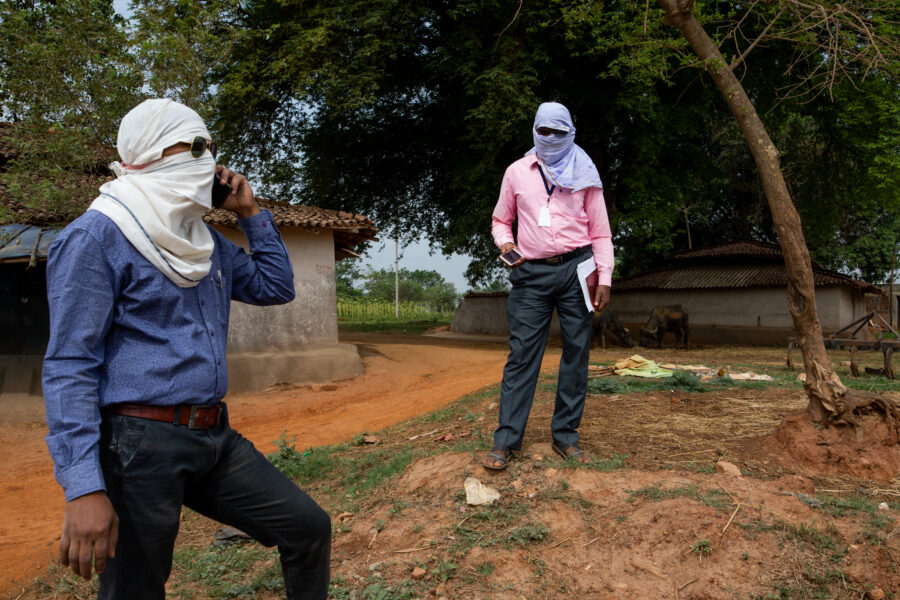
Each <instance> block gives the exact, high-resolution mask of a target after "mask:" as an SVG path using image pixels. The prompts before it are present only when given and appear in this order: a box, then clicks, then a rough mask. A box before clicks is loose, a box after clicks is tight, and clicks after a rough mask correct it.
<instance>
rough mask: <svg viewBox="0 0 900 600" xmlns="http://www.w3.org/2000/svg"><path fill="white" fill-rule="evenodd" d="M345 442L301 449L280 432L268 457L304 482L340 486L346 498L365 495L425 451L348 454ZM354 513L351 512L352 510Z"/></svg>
mask: <svg viewBox="0 0 900 600" xmlns="http://www.w3.org/2000/svg"><path fill="white" fill-rule="evenodd" d="M349 448H350V446H348V445H336V446H323V447H319V448H311V449H309V450H306V451H304V452H300V451H298V450H297V449H296V448H295V447H294V438H290V439H288V438H287V436H286V435H285V434H284V433H282V435H281V439H280V440H279V443H278V450H277V451H275V452H273V453H271V454H269V455H268V458H269V460H270V461H271V462H272V464H274V465H275V466H276V467H277V468H278V469H279V470H280V471H281V472H282V473H284V474H285V475H287V476H288V477H290V478H291V479H293V480H295V481H298V482H299V483H300V484H301V485H305V484H308V483H311V482H314V481H323V480H326V481H330V482H331V483H333V484H334V485H339V486H341V487H342V488H343V489H344V491H345V492H346V495H347V496H348V497H351V498H352V497H354V496H359V495H364V494H366V493H368V492H370V491H371V490H373V489H375V488H376V487H378V486H379V485H382V484H384V483H385V482H386V481H387V480H389V479H390V478H391V477H393V476H394V475H396V474H398V473H400V472H402V471H403V470H404V469H406V467H407V466H409V464H410V463H411V462H412V461H413V460H414V459H415V458H418V457H419V456H421V455H424V451H421V450H415V449H413V448H406V449H404V450H399V451H395V450H389V449H387V448H379V449H377V450H368V451H363V450H360V451H358V452H355V453H348V452H347V450H348V449H349ZM351 512H353V511H351Z"/></svg>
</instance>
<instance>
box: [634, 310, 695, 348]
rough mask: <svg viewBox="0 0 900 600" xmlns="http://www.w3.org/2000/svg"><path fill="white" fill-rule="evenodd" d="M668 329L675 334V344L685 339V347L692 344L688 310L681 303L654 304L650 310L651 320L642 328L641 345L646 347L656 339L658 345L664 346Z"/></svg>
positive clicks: (659, 346)
mask: <svg viewBox="0 0 900 600" xmlns="http://www.w3.org/2000/svg"><path fill="white" fill-rule="evenodd" d="M667 331H671V332H672V333H674V334H675V345H676V346H677V345H678V344H679V343H681V340H682V338H683V339H684V347H685V348H687V347H688V346H689V345H690V332H689V331H688V312H687V310H686V309H684V308H682V307H681V305H680V304H674V305H672V306H654V307H653V310H651V311H650V320H649V321H647V324H646V325H644V327H643V328H642V329H641V338H640V346H641V347H642V348H646V347H647V346H649V345H650V342H651V341H653V340H654V339H655V340H656V347H657V348H662V339H663V336H664V335H665V334H666V332H667Z"/></svg>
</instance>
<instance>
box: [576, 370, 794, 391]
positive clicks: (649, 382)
mask: <svg viewBox="0 0 900 600" xmlns="http://www.w3.org/2000/svg"><path fill="white" fill-rule="evenodd" d="M795 383H796V382H794V381H792V380H790V379H779V378H778V377H774V381H735V380H733V379H731V378H730V377H719V378H715V379H711V380H709V381H701V380H700V378H699V377H697V376H696V375H693V374H692V373H689V372H687V371H675V373H674V374H673V375H672V377H664V378H660V379H645V378H641V377H598V378H596V379H591V380H589V381H588V393H589V394H637V393H646V392H660V391H679V392H686V393H692V394H695V393H700V392H712V391H715V390H722V389H731V388H737V389H763V388H767V387H772V386H785V385H791V386H794V385H795Z"/></svg>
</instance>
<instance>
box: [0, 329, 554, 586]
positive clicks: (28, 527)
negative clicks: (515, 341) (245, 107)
mask: <svg viewBox="0 0 900 600" xmlns="http://www.w3.org/2000/svg"><path fill="white" fill-rule="evenodd" d="M341 341H343V342H347V343H353V344H357V346H358V347H359V352H360V355H361V356H362V357H363V361H364V363H365V368H366V372H365V374H364V375H361V376H359V377H356V378H353V379H350V380H346V381H337V382H334V383H331V384H318V385H312V386H302V387H296V388H294V387H292V388H284V389H276V390H270V391H267V392H264V393H260V394H248V395H240V396H230V397H228V398H227V399H226V400H227V402H228V405H229V414H230V415H231V421H232V424H233V426H234V427H235V429H237V430H239V431H240V432H241V433H242V434H243V435H244V436H245V437H247V438H248V439H250V440H252V441H253V442H254V443H255V444H256V445H257V446H258V447H259V449H260V450H261V451H263V452H271V451H272V450H274V449H275V447H276V443H277V440H278V438H279V436H280V435H281V433H282V432H285V433H286V435H287V436H288V437H289V438H290V437H293V436H296V445H297V447H298V448H301V447H302V448H306V447H310V446H319V445H323V444H331V443H334V442H338V441H341V440H346V439H348V438H351V437H352V436H354V435H356V434H358V433H361V432H363V431H366V430H369V431H377V430H379V429H381V428H384V427H387V426H389V425H392V424H394V423H398V422H400V421H403V420H406V419H408V418H410V417H413V416H416V415H420V414H423V413H426V412H429V411H431V410H434V409H436V408H439V407H441V406H443V405H445V404H447V403H449V402H451V401H453V400H455V399H457V398H459V397H460V396H463V395H465V394H467V393H469V392H471V391H474V390H477V389H479V388H481V387H484V386H486V385H489V384H492V383H495V382H497V381H499V380H500V377H501V371H502V369H503V364H504V362H505V360H506V353H507V346H506V345H505V344H503V343H496V342H494V343H491V342H457V341H451V340H445V339H437V338H430V337H426V336H404V335H386V334H365V333H353V334H349V335H347V336H344V337H342V340H341ZM558 356H559V354H558V350H556V351H553V350H551V351H550V352H548V353H547V356H546V358H545V360H546V361H549V362H546V363H545V364H548V365H554V364H556V362H558V360H559V359H558ZM46 434H47V428H46V425H45V424H44V407H43V403H42V402H41V401H40V400H39V399H35V398H33V397H27V398H10V399H4V401H3V403H2V405H0V464H3V467H4V468H3V469H2V470H0V515H2V518H0V574H2V575H0V597H5V596H6V595H7V594H11V593H13V592H15V591H16V590H19V589H21V585H22V584H25V583H27V582H30V581H31V579H32V578H33V577H35V576H36V575H39V574H40V573H43V572H44V571H45V570H46V568H47V566H48V564H50V561H51V560H53V559H54V557H55V556H56V555H57V548H58V543H59V533H60V527H61V524H62V514H63V508H64V504H65V502H64V499H63V495H62V491H61V490H60V488H59V486H58V485H57V484H56V482H55V481H54V479H53V463H52V461H51V460H50V456H49V454H48V452H47V445H46V444H45V443H44V436H45V435H46ZM12 597H15V594H13V596H12Z"/></svg>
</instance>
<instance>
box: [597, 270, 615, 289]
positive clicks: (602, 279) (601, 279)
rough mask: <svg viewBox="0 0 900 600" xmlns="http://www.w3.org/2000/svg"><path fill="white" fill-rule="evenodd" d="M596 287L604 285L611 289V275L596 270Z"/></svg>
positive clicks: (607, 272)
mask: <svg viewBox="0 0 900 600" xmlns="http://www.w3.org/2000/svg"><path fill="white" fill-rule="evenodd" d="M597 285H606V286H609V287H612V273H611V272H609V271H605V272H604V271H602V270H599V269H598V270H597Z"/></svg>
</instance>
